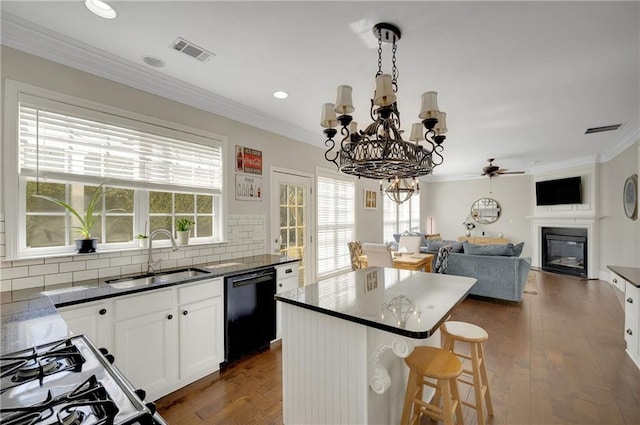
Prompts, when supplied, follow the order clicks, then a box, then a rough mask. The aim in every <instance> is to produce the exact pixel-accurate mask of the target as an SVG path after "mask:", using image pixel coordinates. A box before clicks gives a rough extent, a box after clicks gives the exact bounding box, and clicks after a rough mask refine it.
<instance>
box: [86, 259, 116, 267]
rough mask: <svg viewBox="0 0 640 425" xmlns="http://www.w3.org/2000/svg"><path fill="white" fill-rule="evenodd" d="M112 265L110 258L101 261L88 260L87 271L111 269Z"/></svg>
mask: <svg viewBox="0 0 640 425" xmlns="http://www.w3.org/2000/svg"><path fill="white" fill-rule="evenodd" d="M110 265H111V263H110V262H109V259H108V258H103V259H101V260H99V259H95V260H87V263H86V269H87V270H90V269H99V268H102V267H109V266H110Z"/></svg>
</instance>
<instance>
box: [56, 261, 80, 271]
mask: <svg viewBox="0 0 640 425" xmlns="http://www.w3.org/2000/svg"><path fill="white" fill-rule="evenodd" d="M86 263H87V262H86V261H72V262H71V263H61V264H59V265H58V267H59V268H60V273H64V272H76V271H78V270H84V269H85V268H86V267H85V265H86Z"/></svg>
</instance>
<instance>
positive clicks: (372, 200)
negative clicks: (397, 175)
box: [364, 189, 378, 210]
mask: <svg viewBox="0 0 640 425" xmlns="http://www.w3.org/2000/svg"><path fill="white" fill-rule="evenodd" d="M377 208H378V192H376V191H375V190H370V189H365V190H364V209H365V210H375V209H377Z"/></svg>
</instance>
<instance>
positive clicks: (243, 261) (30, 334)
mask: <svg viewBox="0 0 640 425" xmlns="http://www.w3.org/2000/svg"><path fill="white" fill-rule="evenodd" d="M295 261H298V260H288V259H283V258H281V257H280V256H276V255H257V256H253V257H243V258H234V259H233V260H225V261H219V262H214V263H207V264H198V265H194V266H193V267H194V268H199V269H204V270H208V271H210V272H211V273H210V274H207V275H204V276H199V277H197V278H192V279H189V280H185V281H182V282H177V283H176V282H173V283H167V282H159V283H153V284H149V285H145V286H139V287H133V288H123V289H117V288H114V287H113V286H111V285H109V284H108V283H106V282H105V279H91V280H86V281H80V282H73V283H67V284H60V285H54V286H50V287H47V289H46V290H45V291H43V290H42V289H40V288H38V289H35V288H34V289H23V290H19V291H8V292H2V293H0V353H2V354H4V353H10V352H14V351H18V350H22V349H24V348H29V347H33V346H35V345H41V344H45V343H47V342H50V341H55V340H59V339H62V338H65V337H67V336H68V335H69V329H68V327H67V324H66V323H65V321H64V320H63V319H62V317H61V316H60V315H59V314H58V312H57V310H56V307H63V306H68V305H73V304H80V303H84V302H89V301H97V300H101V299H106V298H113V297H118V296H121V295H126V294H133V293H137V292H138V293H139V292H144V291H151V290H154V289H158V288H164V287H169V286H175V285H181V284H185V283H190V282H195V281H198V280H203V279H211V278H215V277H220V276H231V275H234V274H238V273H243V272H246V271H249V270H255V269H259V268H262V267H269V266H277V265H279V264H286V263H292V262H295ZM163 271H165V270H163ZM122 277H127V276H122ZM109 279H113V278H112V277H111V278H109Z"/></svg>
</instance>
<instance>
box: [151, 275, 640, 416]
mask: <svg viewBox="0 0 640 425" xmlns="http://www.w3.org/2000/svg"><path fill="white" fill-rule="evenodd" d="M536 274H537V278H538V279H537V280H538V294H537V295H533V294H525V295H524V299H523V301H522V302H521V303H520V304H513V303H511V304H507V303H500V302H495V301H489V300H485V299H477V298H473V299H467V300H465V301H464V302H463V303H462V304H461V305H460V306H459V307H458V308H457V309H456V310H455V311H454V313H453V315H452V319H453V320H463V321H468V322H472V323H475V324H477V325H479V326H482V327H483V328H484V329H486V330H487V332H488V333H489V341H487V342H486V343H485V352H486V357H487V369H488V372H489V383H490V388H491V392H492V399H493V406H494V412H495V416H494V417H493V418H490V419H489V421H488V423H489V424H531V425H541V424H580V425H586V424H640V370H638V368H637V367H636V366H635V365H634V364H633V362H632V361H631V359H629V357H628V356H627V354H626V353H625V351H624V349H625V342H624V338H623V327H624V312H623V307H622V305H621V302H620V294H619V293H616V290H615V289H614V288H613V287H611V286H610V285H609V284H608V283H606V282H603V281H597V280H588V281H582V280H578V279H573V278H569V277H561V276H559V275H552V274H547V273H541V272H536ZM467 388H468V387H466V386H461V387H460V390H461V392H462V396H463V397H466V398H467V400H469V401H473V391H471V390H468V389H467ZM157 406H158V410H159V411H160V413H161V414H162V415H163V416H164V417H165V418H166V419H167V420H168V421H169V423H171V424H173V425H180V424H185V425H195V424H224V425H226V424H282V386H281V349H280V345H279V344H276V345H275V346H273V347H272V348H271V350H268V351H266V352H264V353H261V354H258V355H254V356H251V357H249V358H247V359H246V360H243V361H241V362H239V363H237V364H236V365H234V366H232V367H230V368H229V369H227V370H226V371H225V372H223V373H222V374H219V373H215V374H213V375H210V376H208V377H206V378H203V379H201V380H200V381H198V382H195V383H193V384H191V385H189V386H188V387H185V388H183V389H181V390H179V391H176V392H175V393H172V394H170V395H168V396H166V397H164V398H162V399H160V400H158V402H157ZM463 412H464V416H465V418H464V419H465V424H467V425H469V424H476V423H477V419H476V416H475V411H474V410H472V409H469V408H467V407H464V408H463Z"/></svg>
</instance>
